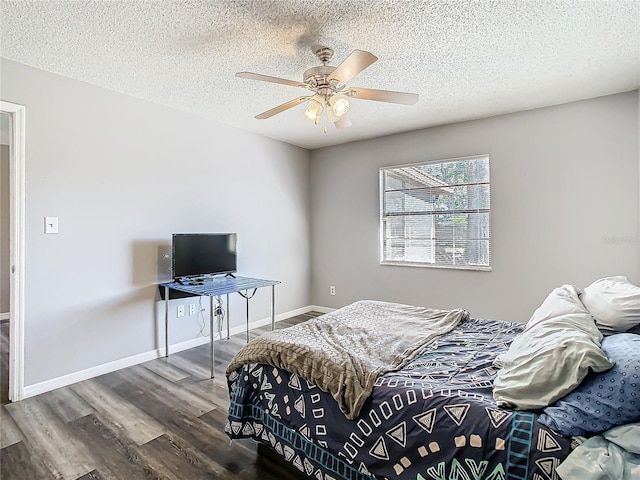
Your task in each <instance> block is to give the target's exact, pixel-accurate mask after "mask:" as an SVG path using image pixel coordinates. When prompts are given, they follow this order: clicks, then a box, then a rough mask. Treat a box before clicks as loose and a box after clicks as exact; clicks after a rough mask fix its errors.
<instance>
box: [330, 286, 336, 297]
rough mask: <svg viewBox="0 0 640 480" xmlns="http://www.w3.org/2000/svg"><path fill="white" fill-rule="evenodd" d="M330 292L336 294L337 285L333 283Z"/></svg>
mask: <svg viewBox="0 0 640 480" xmlns="http://www.w3.org/2000/svg"><path fill="white" fill-rule="evenodd" d="M329 294H330V295H335V294H336V287H334V286H333V285H331V286H330V287H329Z"/></svg>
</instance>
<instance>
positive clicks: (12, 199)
mask: <svg viewBox="0 0 640 480" xmlns="http://www.w3.org/2000/svg"><path fill="white" fill-rule="evenodd" d="M25 110H26V109H25V107H24V106H23V105H17V104H14V103H10V102H4V101H0V127H1V130H0V131H1V133H2V142H0V143H2V144H3V145H4V144H6V146H3V147H2V149H1V150H2V152H1V153H2V161H3V163H4V162H5V161H6V162H7V163H8V178H7V179H5V178H4V175H3V183H2V189H1V190H0V196H1V199H2V214H3V218H2V222H0V227H1V228H2V237H3V239H7V238H8V255H4V256H2V257H0V258H1V260H0V269H1V270H2V272H0V274H1V275H3V277H1V278H2V292H1V293H0V310H5V309H6V308H7V306H8V312H4V311H3V312H0V314H2V315H1V316H0V319H1V320H0V322H4V323H0V326H1V327H2V328H1V331H0V333H1V336H0V340H2V342H1V346H2V359H1V360H0V366H1V367H2V384H3V385H7V384H8V385H7V386H8V388H6V391H5V388H2V389H1V391H0V396H1V400H2V403H6V402H8V401H17V400H22V398H23V397H24V230H25V221H24V213H25V153H24V147H25ZM7 199H8V208H7V206H6V205H5V204H6V203H7ZM7 211H8V219H6V218H4V217H5V214H6V212H7ZM6 230H8V231H6ZM1 243H4V241H3V242H1ZM2 247H3V245H2V244H0V255H3V251H2ZM5 279H8V288H7V287H6V286H5V285H4V283H5ZM5 296H8V301H6V300H5V299H4V297H5ZM7 314H8V315H7ZM7 316H8V323H7V322H5V317H7ZM7 329H8V332H6V330H7ZM5 333H7V335H6V337H5ZM5 350H8V352H5Z"/></svg>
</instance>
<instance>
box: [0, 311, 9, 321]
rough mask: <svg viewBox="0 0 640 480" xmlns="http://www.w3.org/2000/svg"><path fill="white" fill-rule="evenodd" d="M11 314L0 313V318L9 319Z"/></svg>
mask: <svg viewBox="0 0 640 480" xmlns="http://www.w3.org/2000/svg"><path fill="white" fill-rule="evenodd" d="M10 316H11V314H10V313H9V312H6V313H0V320H9V318H10Z"/></svg>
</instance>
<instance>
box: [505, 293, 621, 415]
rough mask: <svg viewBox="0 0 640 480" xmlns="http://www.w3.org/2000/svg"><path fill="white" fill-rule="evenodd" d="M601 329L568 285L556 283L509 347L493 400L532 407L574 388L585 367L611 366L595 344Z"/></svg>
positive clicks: (522, 406) (580, 378) (599, 368)
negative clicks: (558, 285) (557, 284)
mask: <svg viewBox="0 0 640 480" xmlns="http://www.w3.org/2000/svg"><path fill="white" fill-rule="evenodd" d="M602 338H603V337H602V333H600V331H599V330H598V327H597V326H596V324H595V322H594V320H593V318H592V317H591V315H589V312H587V310H586V309H585V308H584V306H583V305H582V303H581V302H580V300H579V298H578V290H577V288H576V287H575V286H573V285H563V286H562V287H559V288H556V289H555V290H554V291H553V292H551V293H550V294H549V296H548V297H547V298H546V299H545V301H544V302H543V303H542V305H541V306H540V307H539V308H538V309H537V310H536V311H535V312H534V314H533V316H532V317H531V319H530V320H529V322H527V326H526V327H525V330H524V331H523V332H522V333H521V334H520V335H519V336H518V337H516V339H515V340H514V341H513V343H512V344H511V346H510V347H509V350H508V351H507V352H506V353H504V354H502V355H500V356H499V357H498V358H497V359H496V366H498V367H501V368H500V370H499V371H498V374H497V376H496V378H495V381H494V384H493V397H494V399H495V400H496V402H497V404H498V406H500V407H505V408H514V409H518V410H533V409H538V408H542V407H546V406H547V405H549V404H551V403H553V402H555V401H556V400H558V399H559V398H562V397H564V396H565V395H566V394H567V393H569V392H571V391H572V390H573V389H574V388H576V387H577V386H578V385H579V384H580V382H581V381H582V380H583V379H584V377H585V376H586V375H587V373H588V372H589V370H593V371H594V372H603V371H605V370H608V369H610V368H611V367H612V366H613V362H611V361H610V360H609V359H608V358H607V356H606V355H605V353H604V352H603V351H602V349H601V348H600V342H601V341H602Z"/></svg>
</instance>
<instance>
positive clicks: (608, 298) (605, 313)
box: [580, 277, 640, 333]
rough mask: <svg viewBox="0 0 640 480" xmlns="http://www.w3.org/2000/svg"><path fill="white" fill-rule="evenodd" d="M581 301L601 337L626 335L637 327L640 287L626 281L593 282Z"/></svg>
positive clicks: (624, 278)
mask: <svg viewBox="0 0 640 480" xmlns="http://www.w3.org/2000/svg"><path fill="white" fill-rule="evenodd" d="M580 300H581V301H582V303H583V304H584V306H585V308H586V309H587V310H588V311H589V313H590V314H591V316H592V317H593V318H594V319H595V321H596V325H598V328H599V329H600V330H602V331H603V332H604V333H613V332H626V331H627V330H630V329H632V328H633V327H635V326H636V325H640V287H638V286H636V285H634V284H633V283H631V282H629V280H627V277H606V278H601V279H599V280H596V281H595V282H593V283H592V284H591V285H589V286H588V287H587V288H585V289H584V292H582V294H581V295H580Z"/></svg>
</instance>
